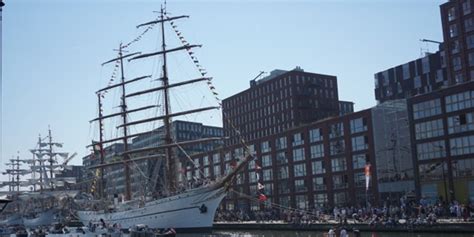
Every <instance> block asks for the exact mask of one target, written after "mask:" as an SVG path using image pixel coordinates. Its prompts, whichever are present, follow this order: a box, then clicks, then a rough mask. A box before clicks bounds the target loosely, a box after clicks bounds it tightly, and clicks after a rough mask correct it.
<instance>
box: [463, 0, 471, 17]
mask: <svg viewBox="0 0 474 237" xmlns="http://www.w3.org/2000/svg"><path fill="white" fill-rule="evenodd" d="M462 12H463V14H464V15H467V14H469V13H471V0H464V1H463V2H462Z"/></svg>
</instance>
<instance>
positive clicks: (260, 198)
mask: <svg viewBox="0 0 474 237" xmlns="http://www.w3.org/2000/svg"><path fill="white" fill-rule="evenodd" d="M258 200H259V201H262V202H264V201H266V200H267V196H265V194H263V193H261V194H259V195H258Z"/></svg>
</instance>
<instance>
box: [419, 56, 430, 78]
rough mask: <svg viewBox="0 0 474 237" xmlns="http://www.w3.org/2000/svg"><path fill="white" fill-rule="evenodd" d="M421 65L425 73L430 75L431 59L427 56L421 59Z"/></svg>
mask: <svg viewBox="0 0 474 237" xmlns="http://www.w3.org/2000/svg"><path fill="white" fill-rule="evenodd" d="M421 64H422V66H423V73H424V74H425V73H428V72H430V57H429V56H426V57H424V58H422V59H421Z"/></svg>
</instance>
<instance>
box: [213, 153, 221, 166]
mask: <svg viewBox="0 0 474 237" xmlns="http://www.w3.org/2000/svg"><path fill="white" fill-rule="evenodd" d="M220 162H221V156H220V154H219V153H217V154H214V155H212V163H214V164H218V163H220Z"/></svg>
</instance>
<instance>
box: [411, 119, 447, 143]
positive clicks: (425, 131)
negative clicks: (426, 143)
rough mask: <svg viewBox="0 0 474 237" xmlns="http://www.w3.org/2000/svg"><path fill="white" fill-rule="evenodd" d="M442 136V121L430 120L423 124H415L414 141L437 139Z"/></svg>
mask: <svg viewBox="0 0 474 237" xmlns="http://www.w3.org/2000/svg"><path fill="white" fill-rule="evenodd" d="M443 135H444V126H443V120H442V119H437V120H431V121H427V122H423V123H417V124H415V138H416V140H419V139H425V138H431V137H438V136H443Z"/></svg>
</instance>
